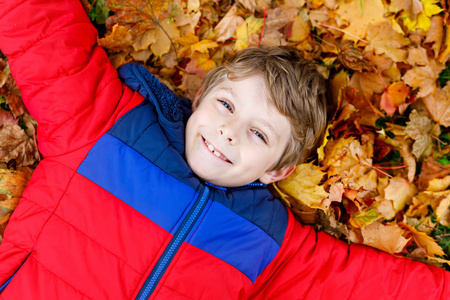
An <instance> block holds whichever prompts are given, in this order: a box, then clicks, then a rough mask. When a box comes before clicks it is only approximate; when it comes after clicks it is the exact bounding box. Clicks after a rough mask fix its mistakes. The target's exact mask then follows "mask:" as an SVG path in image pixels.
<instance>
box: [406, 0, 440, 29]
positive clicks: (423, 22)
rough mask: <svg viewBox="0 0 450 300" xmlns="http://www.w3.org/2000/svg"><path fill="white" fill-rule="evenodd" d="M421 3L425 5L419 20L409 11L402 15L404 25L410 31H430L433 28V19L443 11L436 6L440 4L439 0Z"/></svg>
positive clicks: (423, 0)
mask: <svg viewBox="0 0 450 300" xmlns="http://www.w3.org/2000/svg"><path fill="white" fill-rule="evenodd" d="M421 2H422V4H423V11H422V12H421V13H420V14H418V16H417V18H415V16H414V15H411V13H409V12H407V11H404V12H403V13H402V14H401V18H403V23H404V24H405V26H406V27H408V29H409V30H412V31H415V30H417V29H422V30H424V31H428V29H429V28H430V26H431V20H430V19H431V17H432V16H433V15H436V14H438V13H440V12H441V11H442V8H440V7H439V6H438V5H436V4H437V3H439V0H422V1H421Z"/></svg>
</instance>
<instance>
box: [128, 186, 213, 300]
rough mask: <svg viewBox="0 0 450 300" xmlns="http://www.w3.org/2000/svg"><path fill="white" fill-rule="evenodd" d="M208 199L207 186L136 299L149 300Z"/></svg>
mask: <svg viewBox="0 0 450 300" xmlns="http://www.w3.org/2000/svg"><path fill="white" fill-rule="evenodd" d="M208 197H209V188H208V187H207V186H205V187H204V189H203V191H202V192H201V194H200V195H199V196H198V197H197V200H196V201H195V203H194V205H193V206H192V208H191V209H190V211H189V213H188V214H187V216H186V217H185V218H184V220H183V222H182V223H181V225H180V227H179V228H178V230H177V232H175V234H174V236H173V237H172V240H171V241H170V243H169V245H167V247H166V249H165V250H164V252H163V254H162V255H161V257H160V258H159V260H158V262H157V263H156V265H155V267H154V268H153V270H152V272H151V273H150V275H149V276H148V277H147V280H145V282H144V285H143V286H142V288H141V290H140V291H139V293H138V295H137V297H136V299H137V300H144V299H145V300H147V299H148V298H149V297H150V295H151V294H152V293H153V291H154V290H155V288H156V286H157V285H158V282H159V281H160V279H161V277H162V276H163V274H164V273H165V271H166V270H167V267H168V266H169V264H170V262H171V261H172V259H173V258H174V257H175V254H177V252H178V249H180V247H181V245H182V244H183V242H184V240H185V239H186V237H187V236H188V234H189V233H190V231H191V230H192V228H193V227H194V225H195V223H196V222H197V220H198V218H199V217H200V215H201V213H202V212H203V210H204V209H205V207H206V204H207V203H208Z"/></svg>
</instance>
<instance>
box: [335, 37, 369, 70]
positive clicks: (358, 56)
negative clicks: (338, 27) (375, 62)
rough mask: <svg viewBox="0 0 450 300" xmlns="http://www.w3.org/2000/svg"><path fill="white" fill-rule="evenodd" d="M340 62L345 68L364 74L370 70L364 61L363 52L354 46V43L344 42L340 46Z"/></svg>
mask: <svg viewBox="0 0 450 300" xmlns="http://www.w3.org/2000/svg"><path fill="white" fill-rule="evenodd" d="M338 59H339V61H340V62H341V64H342V65H344V66H345V67H347V68H349V69H352V70H355V71H358V72H363V71H367V70H369V69H370V67H369V65H367V63H366V62H365V60H364V56H363V55H362V53H361V51H360V50H359V49H358V48H356V47H355V46H354V45H353V42H352V41H349V40H344V41H343V43H342V44H341V45H340V46H339V56H338Z"/></svg>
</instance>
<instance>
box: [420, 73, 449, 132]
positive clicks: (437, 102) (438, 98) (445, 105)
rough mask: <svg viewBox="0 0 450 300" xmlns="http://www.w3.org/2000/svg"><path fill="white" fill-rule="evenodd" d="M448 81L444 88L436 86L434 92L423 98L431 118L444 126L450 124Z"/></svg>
mask: <svg viewBox="0 0 450 300" xmlns="http://www.w3.org/2000/svg"><path fill="white" fill-rule="evenodd" d="M449 99H450V81H449V82H447V85H446V86H445V87H444V88H442V89H441V88H438V89H437V91H436V93H434V94H433V95H429V96H427V97H425V98H424V99H423V102H424V103H425V106H426V107H427V109H428V112H429V113H430V116H431V117H432V118H433V120H434V121H435V122H436V123H438V124H440V125H443V126H445V127H449V126H450V101H449Z"/></svg>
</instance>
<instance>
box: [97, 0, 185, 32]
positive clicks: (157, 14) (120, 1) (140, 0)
mask: <svg viewBox="0 0 450 300" xmlns="http://www.w3.org/2000/svg"><path fill="white" fill-rule="evenodd" d="M105 3H106V7H108V8H109V9H110V10H112V11H114V12H115V14H114V15H113V16H111V17H109V18H108V20H107V21H106V23H107V25H108V24H118V25H121V26H124V27H127V28H128V29H129V34H130V35H131V36H132V38H133V39H134V38H136V37H137V36H139V35H141V34H142V33H143V32H145V31H147V30H149V29H153V28H155V27H156V24H157V23H158V20H162V19H165V18H166V17H167V14H168V11H171V10H177V8H176V7H172V5H177V4H176V3H174V1H161V0H151V1H144V0H136V1H130V0H106V2H105ZM169 6H171V7H169Z"/></svg>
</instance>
